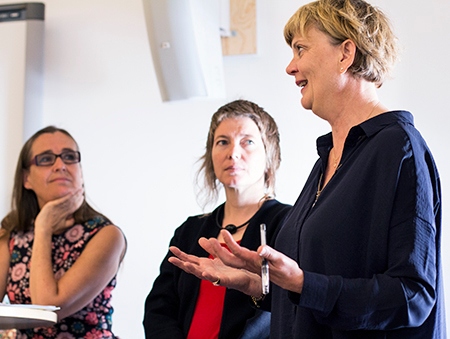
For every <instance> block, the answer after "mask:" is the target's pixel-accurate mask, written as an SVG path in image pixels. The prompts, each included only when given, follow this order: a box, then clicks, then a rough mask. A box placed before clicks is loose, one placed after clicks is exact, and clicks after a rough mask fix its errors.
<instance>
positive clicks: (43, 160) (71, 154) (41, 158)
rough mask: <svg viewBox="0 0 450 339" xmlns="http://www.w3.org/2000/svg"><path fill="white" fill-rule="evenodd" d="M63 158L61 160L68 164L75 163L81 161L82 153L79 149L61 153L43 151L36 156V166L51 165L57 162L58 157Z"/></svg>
mask: <svg viewBox="0 0 450 339" xmlns="http://www.w3.org/2000/svg"><path fill="white" fill-rule="evenodd" d="M58 157H59V158H61V160H62V161H63V162H64V163H65V164H66V165H68V164H75V163H77V162H80V160H81V155H80V152H77V151H64V152H62V153H61V154H54V153H42V154H38V155H36V156H35V157H34V162H35V164H36V166H51V165H53V164H54V163H55V162H56V158H58Z"/></svg>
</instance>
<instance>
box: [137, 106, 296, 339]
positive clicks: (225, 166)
mask: <svg viewBox="0 0 450 339" xmlns="http://www.w3.org/2000/svg"><path fill="white" fill-rule="evenodd" d="M200 160H201V170H200V173H203V174H204V178H205V187H206V188H205V191H206V193H209V194H206V197H207V198H208V201H209V202H211V201H213V202H215V201H216V200H217V199H216V198H217V193H218V190H219V189H220V188H224V190H225V195H226V201H225V203H223V204H221V205H219V207H217V208H216V209H215V210H214V211H213V212H211V213H208V214H204V215H198V216H194V217H189V218H188V219H187V220H186V221H185V222H184V224H183V225H181V226H180V227H179V228H177V229H176V231H175V235H174V237H173V238H172V240H171V242H170V245H171V247H170V248H171V249H172V248H173V246H176V247H178V248H181V249H183V250H184V251H187V252H189V253H193V254H195V255H197V256H198V257H200V258H202V260H206V261H210V262H214V260H211V259H209V258H208V253H207V252H206V251H205V250H203V249H202V248H201V247H200V246H199V244H198V239H199V238H201V237H217V239H218V240H219V241H220V242H223V238H222V237H221V235H220V230H222V229H227V230H228V231H229V232H230V233H231V234H232V236H233V238H234V239H235V240H236V241H238V242H239V243H240V244H241V245H242V246H243V247H246V248H250V249H252V250H256V248H258V246H259V245H260V224H261V223H265V224H266V226H267V243H269V244H271V243H273V240H274V239H275V235H276V234H277V233H278V230H279V226H280V225H281V223H282V221H283V219H284V217H285V216H286V214H287V212H288V211H289V210H290V206H288V205H285V204H281V203H280V202H278V201H277V200H275V199H274V198H273V197H274V193H275V172H276V170H277V169H278V167H279V165H280V145H279V134H278V128H277V125H276V123H275V121H274V120H273V119H272V117H271V116H270V115H269V114H268V113H267V112H265V111H264V110H263V109H262V108H261V107H260V106H258V105H256V104H255V103H253V102H250V101H246V100H236V101H233V102H230V103H228V104H226V105H224V106H222V107H220V108H219V109H218V111H217V112H216V113H215V114H214V115H213V116H212V118H211V125H210V129H209V133H208V138H207V141H206V151H205V154H204V155H203V157H202V158H201V159H200ZM169 258H170V259H169ZM171 259H172V254H171V252H169V253H168V254H167V256H166V258H165V259H164V261H163V262H162V264H161V272H160V275H159V276H158V278H157V279H156V280H155V282H154V284H153V288H152V290H151V292H150V294H149V295H148V297H147V301H146V303H145V317H144V328H145V335H146V338H158V339H164V338H167V339H169V338H170V339H182V338H187V339H196V338H201V339H203V338H226V339H228V338H247V339H248V338H258V339H263V338H267V337H268V328H269V324H270V313H268V312H264V311H261V310H257V309H256V308H255V307H252V301H251V298H250V297H249V296H247V295H245V294H243V293H241V292H238V291H234V290H229V289H226V288H225V287H223V286H220V285H221V283H220V279H218V277H217V276H215V277H214V278H212V279H209V280H201V279H198V278H201V277H194V276H192V275H190V274H187V273H185V272H184V271H182V270H180V269H179V268H177V267H175V266H173V265H172V264H171V263H170V262H169V260H171Z"/></svg>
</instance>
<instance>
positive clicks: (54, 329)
mask: <svg viewBox="0 0 450 339" xmlns="http://www.w3.org/2000/svg"><path fill="white" fill-rule="evenodd" d="M109 224H111V222H110V221H109V220H106V219H104V218H100V217H98V218H95V219H93V220H89V221H87V222H85V223H84V224H82V225H74V226H72V227H71V228H69V229H68V230H67V231H66V232H65V233H63V234H61V235H54V236H53V241H52V255H53V272H55V277H57V278H58V279H59V278H60V277H62V276H63V275H64V274H65V272H67V270H69V269H70V267H72V265H73V264H74V263H75V261H76V260H77V259H78V257H79V256H80V254H81V252H82V251H83V249H84V248H85V246H86V244H87V243H88V241H89V240H90V239H91V238H92V236H94V234H96V233H97V232H98V231H99V230H100V229H101V228H102V227H104V226H105V225H109ZM33 240H34V233H33V230H31V231H29V232H26V233H13V234H12V235H11V240H10V253H11V263H10V269H9V273H10V274H9V275H8V276H9V277H8V283H7V287H6V292H7V294H8V297H9V300H10V302H11V303H14V304H30V303H31V298H30V292H29V284H30V282H29V279H30V270H29V262H30V257H31V253H32V249H33ZM115 286H116V278H115V277H114V278H113V279H112V280H111V281H110V283H109V284H108V285H107V286H106V287H105V289H104V290H103V291H102V292H101V293H100V294H99V295H98V296H97V297H96V298H95V299H94V300H92V301H91V302H90V303H89V304H88V305H87V306H86V307H84V308H83V309H81V310H80V311H78V312H77V313H75V314H73V315H71V316H70V317H66V318H64V319H62V320H61V321H59V322H58V323H56V324H55V325H54V326H51V327H42V328H32V329H28V330H21V331H17V339H118V337H117V336H114V334H113V333H112V330H111V327H112V321H111V318H112V314H113V308H112V306H111V291H112V290H113V289H114V287H115Z"/></svg>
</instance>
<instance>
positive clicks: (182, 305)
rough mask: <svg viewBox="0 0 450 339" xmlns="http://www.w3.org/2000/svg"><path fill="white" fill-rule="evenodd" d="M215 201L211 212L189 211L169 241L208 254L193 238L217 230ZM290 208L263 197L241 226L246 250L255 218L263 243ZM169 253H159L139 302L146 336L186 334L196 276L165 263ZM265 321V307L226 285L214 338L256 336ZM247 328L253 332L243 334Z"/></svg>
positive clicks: (255, 234) (253, 240) (256, 235)
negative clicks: (263, 232) (147, 288)
mask: <svg viewBox="0 0 450 339" xmlns="http://www.w3.org/2000/svg"><path fill="white" fill-rule="evenodd" d="M221 206H223V205H221ZM221 206H219V207H218V208H216V209H215V210H214V211H213V212H212V213H211V214H208V215H198V216H193V217H189V218H188V219H187V220H186V221H185V222H184V223H183V224H182V225H181V226H180V227H178V228H177V229H176V230H175V234H174V236H173V238H172V240H171V241H170V245H171V246H172V245H173V246H177V247H178V248H180V249H181V250H182V251H184V252H186V253H189V254H193V255H196V256H199V257H208V253H207V252H206V251H205V250H204V249H203V248H201V247H200V245H199V244H198V239H199V238H200V237H206V238H210V237H217V236H218V234H219V231H220V229H219V227H218V226H217V222H216V218H218V220H219V223H220V224H221V221H222V218H223V212H222V211H223V207H221ZM290 209H291V206H290V205H285V204H281V203H280V202H278V201H277V200H268V201H266V202H265V203H264V204H263V205H262V206H261V208H260V209H259V210H258V212H257V213H256V214H255V216H254V217H253V218H252V220H251V221H250V223H249V225H248V226H247V229H246V231H245V233H244V235H243V237H242V240H241V246H243V247H246V248H249V249H252V250H256V249H257V248H258V246H259V245H260V231H259V225H260V224H261V223H265V224H266V227H267V244H268V245H270V246H273V244H274V241H275V237H276V235H277V234H278V231H279V229H280V226H281V224H282V221H283V220H284V219H285V216H286V214H287V213H288V211H289V210H290ZM217 213H220V214H221V215H217ZM171 255H172V254H171V252H170V251H169V252H168V253H167V255H166V257H165V258H164V260H163V262H162V264H161V267H160V274H159V276H158V277H157V278H156V279H155V281H154V283H153V287H152V290H151V291H150V293H149V295H148V296H147V299H146V302H145V315H144V322H143V324H144V329H145V336H146V338H147V339H150V338H158V339H164V338H170V339H176V338H180V339H182V338H186V336H187V334H188V331H189V328H190V324H191V321H192V317H193V313H194V308H195V305H196V301H197V297H198V293H199V289H200V279H198V278H196V277H195V276H193V275H191V274H187V273H185V272H184V271H183V270H181V269H179V268H178V267H176V266H174V265H172V264H171V263H169V262H168V260H167V259H168V258H169V257H170V256H171ZM269 326H270V316H269V314H268V312H264V311H261V310H257V309H255V308H254V307H252V302H251V299H250V297H249V296H247V295H245V294H243V293H241V292H238V291H235V290H232V289H229V290H227V291H226V294H225V301H224V309H223V316H222V324H221V328H220V333H219V338H224V339H233V338H240V337H244V334H245V338H258V339H262V338H264V337H265V336H266V337H268V336H269ZM261 332H263V333H261ZM249 333H255V334H253V335H251V336H249Z"/></svg>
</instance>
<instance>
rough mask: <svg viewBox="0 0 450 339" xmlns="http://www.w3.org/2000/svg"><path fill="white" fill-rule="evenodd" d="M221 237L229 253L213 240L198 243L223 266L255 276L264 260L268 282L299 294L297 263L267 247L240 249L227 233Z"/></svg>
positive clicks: (202, 240) (299, 276)
mask: <svg viewBox="0 0 450 339" xmlns="http://www.w3.org/2000/svg"><path fill="white" fill-rule="evenodd" d="M222 236H223V238H224V241H225V243H226V244H227V246H228V248H229V249H230V251H228V250H226V249H225V248H224V247H223V246H221V245H220V243H219V242H218V241H217V239H215V238H210V239H205V238H202V239H200V241H199V243H200V245H201V246H202V247H203V248H204V249H205V250H206V251H208V252H209V253H211V254H212V255H213V256H214V257H217V258H220V260H221V261H222V263H223V264H225V265H228V266H231V267H234V268H239V269H245V270H248V271H250V272H253V273H255V274H260V273H261V260H262V258H265V259H267V261H268V263H269V271H270V274H269V277H270V281H272V282H273V283H274V284H277V285H278V286H280V287H282V288H284V289H286V290H289V291H292V292H297V293H301V291H302V289H303V271H302V270H301V269H300V267H299V266H298V264H297V262H295V261H294V260H292V259H291V258H289V257H288V256H286V255H284V254H283V253H281V252H278V251H276V250H274V249H273V248H271V247H270V246H267V245H265V246H260V247H259V248H258V251H251V250H249V249H247V248H245V247H241V246H239V244H238V243H236V241H234V239H233V237H232V236H231V234H230V233H228V232H227V231H222Z"/></svg>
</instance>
